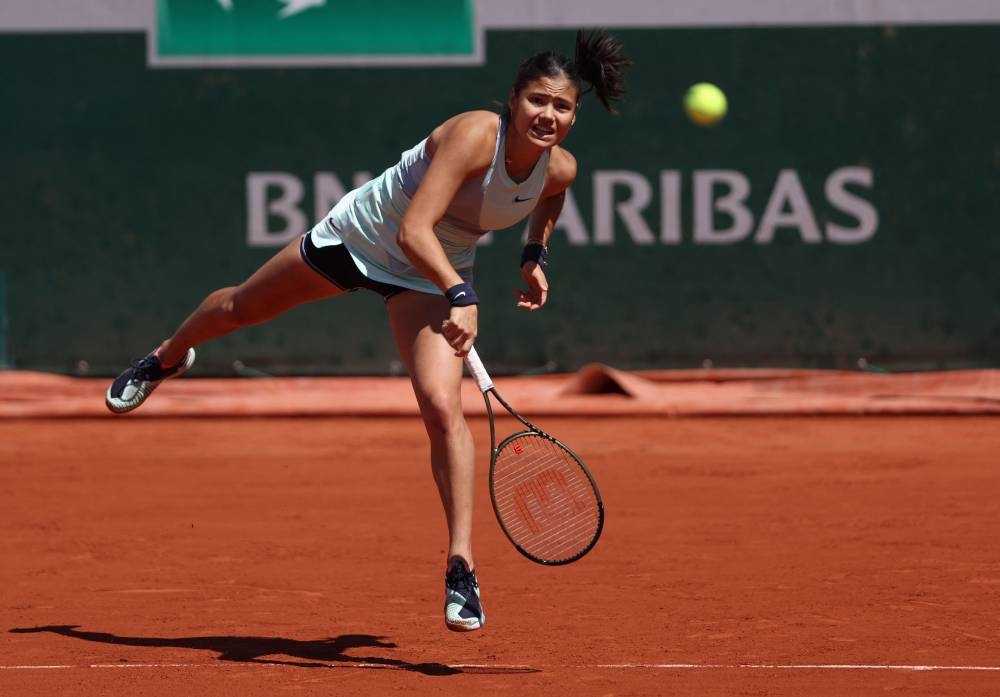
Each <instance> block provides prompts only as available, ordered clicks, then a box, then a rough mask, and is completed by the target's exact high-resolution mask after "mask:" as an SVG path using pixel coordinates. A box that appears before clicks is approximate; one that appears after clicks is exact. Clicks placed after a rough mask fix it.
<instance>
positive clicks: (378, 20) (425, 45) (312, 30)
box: [150, 0, 481, 66]
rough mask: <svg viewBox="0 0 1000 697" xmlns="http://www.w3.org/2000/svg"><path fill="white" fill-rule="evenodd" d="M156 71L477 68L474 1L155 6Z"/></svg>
mask: <svg viewBox="0 0 1000 697" xmlns="http://www.w3.org/2000/svg"><path fill="white" fill-rule="evenodd" d="M156 5H157V14H156V23H155V25H154V29H155V32H154V37H153V40H152V41H151V42H150V51H151V53H150V62H151V63H153V64H156V65H188V66H196V65H231V66H240V65H243V66H253V65H287V66H294V65H338V64H349V63H365V64H371V65H374V64H379V63H399V64H404V63H408V62H410V63H421V64H431V63H434V62H441V63H470V62H480V61H481V53H480V47H479V46H478V38H479V32H477V31H476V30H475V26H474V22H473V2H472V0H431V1H430V2H419V3H415V2H411V1H410V0H391V1H386V0H382V1H381V2H377V3H372V2H367V1H366V0H353V1H350V0H336V1H334V0H267V1H265V0H157V2H156Z"/></svg>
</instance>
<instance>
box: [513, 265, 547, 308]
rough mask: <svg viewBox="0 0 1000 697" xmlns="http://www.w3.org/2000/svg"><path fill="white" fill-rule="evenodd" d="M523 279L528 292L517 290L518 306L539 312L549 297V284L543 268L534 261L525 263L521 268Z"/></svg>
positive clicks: (515, 293)
mask: <svg viewBox="0 0 1000 697" xmlns="http://www.w3.org/2000/svg"><path fill="white" fill-rule="evenodd" d="M521 277H522V278H523V279H524V282H525V283H526V284H527V286H528V290H527V291H524V290H515V291H514V297H516V298H517V306H518V307H520V308H522V309H524V310H537V309H538V308H540V307H541V306H542V305H544V304H545V301H546V300H548V297H549V282H548V281H547V280H546V278H545V272H544V271H543V270H542V267H541V266H539V265H538V264H536V263H535V262H533V261H528V262H525V263H524V265H523V266H522V267H521Z"/></svg>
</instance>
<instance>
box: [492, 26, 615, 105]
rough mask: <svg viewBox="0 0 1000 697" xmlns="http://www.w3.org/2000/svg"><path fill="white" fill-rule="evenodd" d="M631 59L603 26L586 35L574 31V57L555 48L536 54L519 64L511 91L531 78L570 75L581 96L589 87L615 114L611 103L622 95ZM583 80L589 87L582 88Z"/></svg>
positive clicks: (518, 89) (516, 91)
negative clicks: (623, 52) (570, 57)
mask: <svg viewBox="0 0 1000 697" xmlns="http://www.w3.org/2000/svg"><path fill="white" fill-rule="evenodd" d="M630 65H632V61H631V60H630V59H628V58H626V57H625V56H624V55H622V44H621V42H620V41H618V39H616V38H615V37H613V36H611V35H610V34H608V33H606V32H605V31H604V30H602V29H598V30H597V31H594V32H591V33H590V35H589V36H588V35H587V34H586V33H584V32H583V30H581V31H578V32H577V33H576V54H575V56H574V58H573V60H570V59H569V58H567V57H566V56H564V55H563V54H561V53H558V52H556V51H542V52H541V53H536V54H535V55H533V56H531V57H530V58H528V59H526V60H525V61H524V62H523V63H521V65H520V67H519V68H518V69H517V77H516V78H515V79H514V86H513V88H512V89H513V91H514V93H515V94H516V93H518V92H520V91H521V89H523V88H524V86H525V85H527V84H528V83H529V82H531V81H532V80H537V79H538V78H540V77H562V76H565V77H567V78H569V79H570V80H571V81H573V82H574V83H575V84H576V87H577V89H578V90H579V92H580V95H581V96H582V95H583V94H585V93H586V92H589V91H590V89H593V90H594V91H595V92H596V96H597V99H598V101H600V102H601V104H603V105H604V108H605V109H607V110H608V111H610V112H611V113H612V114H617V113H618V112H617V111H615V108H614V106H612V102H615V101H617V100H619V99H621V98H622V97H623V96H625V76H624V72H625V69H626V68H628V67H629V66H630ZM581 80H582V81H586V82H589V83H590V85H591V88H588V89H586V90H584V89H583V87H582V85H581V84H580V83H581Z"/></svg>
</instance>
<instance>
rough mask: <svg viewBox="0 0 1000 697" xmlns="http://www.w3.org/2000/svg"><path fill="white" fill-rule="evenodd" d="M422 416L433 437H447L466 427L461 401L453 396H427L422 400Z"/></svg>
mask: <svg viewBox="0 0 1000 697" xmlns="http://www.w3.org/2000/svg"><path fill="white" fill-rule="evenodd" d="M420 412H421V415H422V416H423V419H424V425H425V426H426V427H427V431H428V433H430V434H431V435H435V434H441V435H446V434H449V433H452V432H454V431H455V430H457V429H459V428H463V427H464V426H465V415H464V414H463V413H462V403H461V399H456V397H455V396H454V395H452V394H445V393H439V394H433V395H425V396H424V397H423V399H422V400H421V409H420Z"/></svg>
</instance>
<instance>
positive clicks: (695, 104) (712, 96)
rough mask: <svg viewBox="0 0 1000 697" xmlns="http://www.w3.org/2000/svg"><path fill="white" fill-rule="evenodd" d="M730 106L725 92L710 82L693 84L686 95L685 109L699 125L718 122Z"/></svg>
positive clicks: (690, 117) (709, 124) (710, 124)
mask: <svg viewBox="0 0 1000 697" xmlns="http://www.w3.org/2000/svg"><path fill="white" fill-rule="evenodd" d="M728 106H729V105H728V103H727V101H726V95H725V93H724V92H723V91H722V90H720V89H719V88H718V87H716V86H715V85H713V84H712V83H710V82H699V83H698V84H696V85H691V87H690V88H689V89H688V91H687V93H686V94H685V95H684V111H686V112H687V115H688V118H689V119H691V120H692V121H694V122H695V123H696V124H698V125H699V126H712V125H714V124H716V123H718V122H719V121H720V120H722V117H723V116H725V115H726V109H727V108H728Z"/></svg>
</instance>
